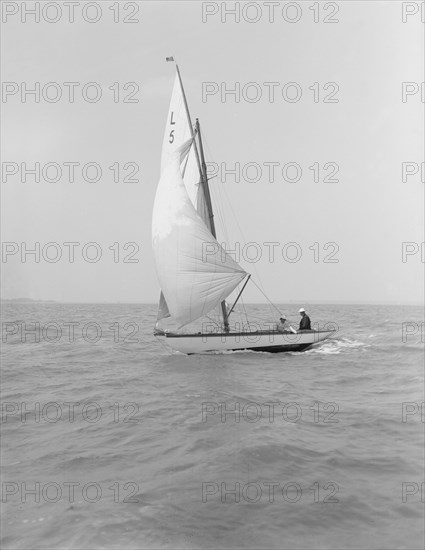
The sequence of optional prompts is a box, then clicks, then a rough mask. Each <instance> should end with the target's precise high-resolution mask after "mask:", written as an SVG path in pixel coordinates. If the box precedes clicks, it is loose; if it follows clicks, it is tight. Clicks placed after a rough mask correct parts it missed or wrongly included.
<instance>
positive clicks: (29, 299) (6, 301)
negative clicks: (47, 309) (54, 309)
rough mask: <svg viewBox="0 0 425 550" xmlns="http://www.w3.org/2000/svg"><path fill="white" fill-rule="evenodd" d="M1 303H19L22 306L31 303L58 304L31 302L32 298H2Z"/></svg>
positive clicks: (54, 301) (54, 302)
mask: <svg viewBox="0 0 425 550" xmlns="http://www.w3.org/2000/svg"><path fill="white" fill-rule="evenodd" d="M1 302H2V303H3V302H5V303H9V302H13V303H16V302H19V303H22V304H26V303H28V302H31V303H37V304H39V303H41V304H57V303H58V302H56V300H33V299H32V298H2V299H1Z"/></svg>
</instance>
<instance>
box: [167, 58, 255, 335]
mask: <svg viewBox="0 0 425 550" xmlns="http://www.w3.org/2000/svg"><path fill="white" fill-rule="evenodd" d="M171 60H173V61H174V59H173V58H170V61H171ZM176 70H177V75H178V77H179V82H180V87H181V91H182V95H183V101H184V106H185V109H186V116H187V121H188V124H189V128H190V130H191V133H192V138H193V147H194V148H195V156H196V162H197V164H198V169H199V174H200V177H201V185H202V189H203V192H204V196H205V204H206V207H207V211H208V219H209V223H210V230H211V233H212V235H213V237H214V238H216V237H217V235H216V231H215V223H214V213H213V208H212V202H211V194H210V189H209V186H208V176H207V166H206V163H205V156H204V148H203V146H202V137H201V127H200V125H199V120H198V119H196V125H195V129H193V126H192V120H191V118H190V113H189V106H188V104H187V99H186V94H185V91H184V87H183V82H182V78H181V74H180V70H179V66H178V65H177V63H176ZM196 134H197V135H198V140H199V152H198V148H197V146H196V140H195V136H196ZM243 288H245V285H244V287H243ZM242 290H243V289H242ZM241 293H242V291H241ZM241 293H240V294H241ZM240 294H239V296H240ZM239 296H238V298H237V299H239ZM236 301H237V300H236ZM235 305H236V302H235V303H234V304H233V307H232V309H231V311H233V308H234V307H235ZM231 311H230V312H229V313H228V312H227V308H226V301H225V300H223V301H222V302H221V313H222V315H223V323H224V331H225V332H229V331H230V327H229V314H230V313H231Z"/></svg>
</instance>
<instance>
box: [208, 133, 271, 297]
mask: <svg viewBox="0 0 425 550" xmlns="http://www.w3.org/2000/svg"><path fill="white" fill-rule="evenodd" d="M204 143H205V148H206V149H207V151H208V154H209V157H210V158H211V159H212V158H213V155H212V152H211V147H210V145H209V142H208V140H207V139H206V137H205V135H204ZM217 184H218V180H217ZM213 188H214V189H217V190H218V192H219V194H220V197H221V196H223V197H224V198H225V199H226V201H225V202H226V204H228V206H229V208H230V210H231V213H232V215H233V219H234V221H235V222H236V225H237V228H238V231H239V233H240V235H241V236H242V239H243V240H244V241H245V242H246V237H245V235H244V232H243V231H242V228H241V226H240V224H239V220H238V218H237V216H236V214H235V211H234V209H233V205H232V201H230V200H229V195H228V194H227V191H226V188H225V186H223V187H222V188H221V187H220V186H219V185H216V186H213ZM223 203H224V201H223ZM220 213H221V214H222V218H223V222H224V211H223V212H220ZM223 225H224V233H225V238H226V241H227V242H229V238H228V235H227V227H226V224H225V223H223ZM251 265H252V268H253V269H254V272H255V277H256V279H258V282H259V283H260V285H261V287H264V285H263V282H262V280H261V277H260V275H259V273H258V270H257V266H256V265H255V263H254V264H251ZM250 267H251V266H250ZM262 292H263V291H262Z"/></svg>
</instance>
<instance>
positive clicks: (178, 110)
mask: <svg viewBox="0 0 425 550" xmlns="http://www.w3.org/2000/svg"><path fill="white" fill-rule="evenodd" d="M192 136H193V129H192V122H191V120H190V115H189V112H188V110H187V106H186V103H185V97H184V94H183V86H182V83H181V80H180V75H179V73H178V72H177V73H176V77H175V80H174V86H173V92H172V95H171V101H170V107H169V109H168V115H167V122H166V125H165V131H164V138H163V142H162V154H161V174H162V172H163V170H164V167H165V166H166V165H167V164H168V162H169V160H170V158H171V156H172V154H173V153H174V152H175V151H176V150H177V149H178V148H179V147H181V146H182V145H183V143H185V142H186V141H187V140H188V139H190V138H191V137H192ZM181 172H182V175H183V181H184V184H185V187H186V190H187V193H188V195H189V198H190V200H191V202H192V204H193V206H194V207H195V209H196V210H197V212H198V214H199V215H200V216H201V218H202V219H203V221H204V222H205V225H206V226H207V227H208V229H210V230H211V220H210V218H209V215H208V208H207V203H206V200H205V195H204V190H203V188H202V185H201V176H200V168H199V154H198V151H197V148H196V143H194V145H193V147H191V148H190V151H189V155H188V156H187V157H186V158H185V159H184V161H183V163H182V165H181ZM166 317H170V312H169V309H168V305H167V302H166V300H165V297H164V294H163V292H162V291H161V296H160V298H159V308H158V315H157V320H158V321H160V320H161V319H164V318H166Z"/></svg>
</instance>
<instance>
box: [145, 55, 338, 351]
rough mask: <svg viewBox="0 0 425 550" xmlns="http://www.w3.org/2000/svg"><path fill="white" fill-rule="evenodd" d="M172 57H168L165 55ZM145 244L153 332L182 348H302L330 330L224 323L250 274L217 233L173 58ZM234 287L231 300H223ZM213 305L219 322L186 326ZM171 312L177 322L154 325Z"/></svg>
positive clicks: (199, 147)
mask: <svg viewBox="0 0 425 550" xmlns="http://www.w3.org/2000/svg"><path fill="white" fill-rule="evenodd" d="M167 61H172V62H174V58H172V57H171V58H167ZM152 246H153V253H154V258H155V264H156V271H157V276H158V280H159V283H160V286H161V294H160V299H159V308H158V315H157V322H156V325H155V329H154V334H155V335H156V336H158V337H159V338H164V339H165V341H166V343H167V344H168V345H169V346H170V347H171V348H172V349H173V350H175V351H179V352H182V353H185V354H193V353H205V352H223V351H237V350H253V351H263V352H282V351H302V350H305V349H307V348H308V347H310V346H311V345H312V344H314V343H317V342H320V341H322V340H324V339H325V338H328V337H329V336H331V335H332V333H333V332H334V331H332V330H310V331H298V332H296V333H295V334H294V333H293V332H292V331H291V330H284V331H283V332H279V331H278V330H276V329H274V328H270V327H267V328H266V329H265V330H261V329H258V330H255V331H252V330H246V329H245V328H242V329H241V328H240V325H239V324H235V326H234V327H233V326H231V325H230V322H229V318H230V316H231V314H232V313H233V312H234V309H235V306H236V304H237V303H238V301H239V299H240V297H241V295H242V293H243V291H244V289H245V287H246V285H247V283H248V281H249V280H250V277H251V275H250V274H249V273H247V272H246V271H245V270H244V269H243V267H241V266H240V265H239V264H238V263H237V262H236V261H235V260H234V259H233V258H232V257H231V256H230V255H229V254H228V253H227V252H226V251H225V249H224V248H223V247H222V246H221V245H220V243H219V242H218V241H217V238H216V227H215V223H214V214H213V207H212V202H211V195H210V190H209V182H208V175H207V167H206V161H205V156H204V148H203V142H202V134H201V126H200V123H199V120H198V119H196V121H195V124H192V119H191V116H190V112H189V107H188V103H187V100H186V95H185V91H184V88H183V82H182V78H181V74H180V70H179V67H178V65H177V64H176V76H175V81H174V87H173V91H172V96H171V101H170V107H169V110H168V116H167V122H166V127H165V132H164V138H163V144H162V154H161V175H160V180H159V183H158V187H157V191H156V196H155V201H154V207H153V215H152ZM239 287H241V288H240V291H239V292H238V294H237V296H236V299H235V300H234V302H233V304H232V305H229V304H228V303H227V302H226V298H228V297H229V295H231V294H232V293H233V292H234V291H235V290H236V289H238V288H239ZM213 310H218V311H219V312H220V315H221V322H220V323H211V322H207V323H205V322H204V323H202V324H201V327H200V330H199V327H198V330H197V331H195V330H193V329H192V330H190V329H189V330H188V328H187V327H188V326H189V325H193V323H194V322H196V321H199V322H200V320H201V319H203V318H204V319H205V316H208V315H209V314H210V313H211V312H212V311H213ZM167 318H170V319H171V320H172V323H173V324H174V326H175V327H176V328H175V329H174V328H172V329H165V328H163V327H161V324H162V323H163V322H164V320H165V319H167Z"/></svg>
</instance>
